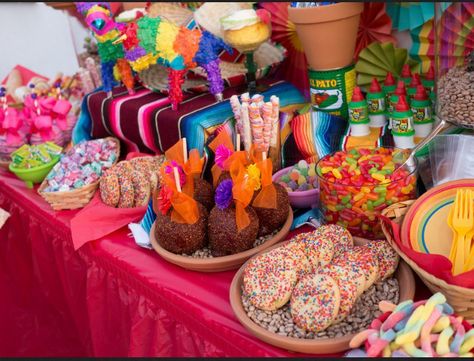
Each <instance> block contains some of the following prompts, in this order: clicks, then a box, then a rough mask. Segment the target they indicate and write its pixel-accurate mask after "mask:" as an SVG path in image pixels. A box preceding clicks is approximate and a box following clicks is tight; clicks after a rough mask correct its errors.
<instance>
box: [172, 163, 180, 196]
mask: <svg viewBox="0 0 474 361" xmlns="http://www.w3.org/2000/svg"><path fill="white" fill-rule="evenodd" d="M173 173H174V182H175V184H176V189H177V190H178V192H180V193H181V183H180V180H179V172H178V168H177V167H173Z"/></svg>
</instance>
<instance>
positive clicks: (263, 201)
mask: <svg viewBox="0 0 474 361" xmlns="http://www.w3.org/2000/svg"><path fill="white" fill-rule="evenodd" d="M257 167H258V169H260V174H261V177H262V189H261V190H260V193H258V194H257V196H256V197H255V199H254V201H253V203H252V205H253V206H254V207H259V208H273V209H276V207H277V191H276V188H275V185H274V184H273V181H272V168H273V167H272V160H271V159H270V158H267V159H265V160H263V161H261V162H257Z"/></svg>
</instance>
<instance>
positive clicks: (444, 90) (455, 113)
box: [435, 2, 474, 128]
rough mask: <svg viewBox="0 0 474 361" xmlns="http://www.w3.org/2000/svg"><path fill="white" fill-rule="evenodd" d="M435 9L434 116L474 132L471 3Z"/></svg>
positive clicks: (473, 10) (473, 9)
mask: <svg viewBox="0 0 474 361" xmlns="http://www.w3.org/2000/svg"><path fill="white" fill-rule="evenodd" d="M435 5H436V11H435V13H436V15H435V31H436V32H435V51H436V58H435V63H436V70H437V79H438V80H437V86H436V88H437V89H436V90H437V109H436V113H437V114H438V116H439V117H440V118H441V119H444V120H446V121H448V122H450V123H454V124H457V125H460V126H463V127H468V128H474V3H470V2H456V3H455V2H453V3H447V2H437V3H435Z"/></svg>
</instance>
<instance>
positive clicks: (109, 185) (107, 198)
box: [99, 169, 120, 207]
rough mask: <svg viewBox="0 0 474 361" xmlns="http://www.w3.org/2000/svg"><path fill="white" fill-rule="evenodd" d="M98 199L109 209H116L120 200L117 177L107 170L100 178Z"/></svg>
mask: <svg viewBox="0 0 474 361" xmlns="http://www.w3.org/2000/svg"><path fill="white" fill-rule="evenodd" d="M99 188H100V198H101V199H102V202H104V203H105V204H107V205H108V206H110V207H116V206H117V205H118V203H119V200H120V185H119V180H118V178H117V175H116V174H115V173H114V172H112V171H110V169H109V170H107V171H106V172H105V173H104V174H103V175H102V177H101V178H100V185H99Z"/></svg>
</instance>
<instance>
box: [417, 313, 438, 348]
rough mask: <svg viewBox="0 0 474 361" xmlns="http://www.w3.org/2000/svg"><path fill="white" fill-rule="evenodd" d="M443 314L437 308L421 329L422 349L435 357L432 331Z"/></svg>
mask: <svg viewBox="0 0 474 361" xmlns="http://www.w3.org/2000/svg"><path fill="white" fill-rule="evenodd" d="M441 315H442V313H441V311H440V310H439V308H438V307H436V308H435V309H434V311H433V313H432V314H431V315H430V317H429V318H428V320H427V321H426V323H425V324H424V325H423V327H422V328H421V349H422V350H423V351H425V352H426V353H428V354H430V355H431V356H433V354H434V350H433V348H432V347H431V342H432V341H431V337H430V336H431V330H432V329H433V326H434V325H435V323H436V321H438V319H439V318H440V317H441Z"/></svg>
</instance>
